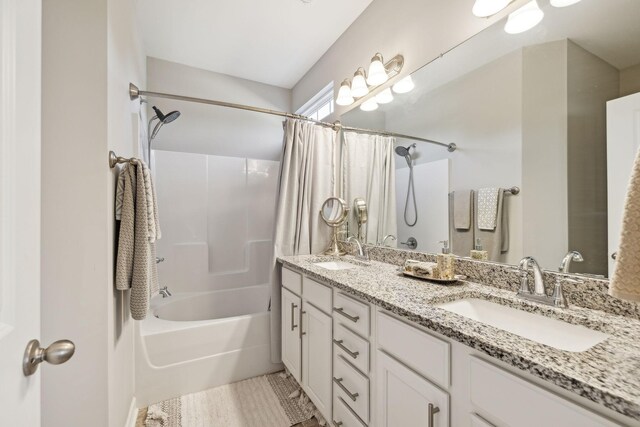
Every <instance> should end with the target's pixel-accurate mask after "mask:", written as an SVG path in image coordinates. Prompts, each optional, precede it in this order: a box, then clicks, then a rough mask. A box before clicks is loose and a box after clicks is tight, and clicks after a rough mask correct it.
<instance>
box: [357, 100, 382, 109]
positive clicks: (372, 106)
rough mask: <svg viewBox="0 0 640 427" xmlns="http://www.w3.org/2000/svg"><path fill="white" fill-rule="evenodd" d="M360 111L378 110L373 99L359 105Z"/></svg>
mask: <svg viewBox="0 0 640 427" xmlns="http://www.w3.org/2000/svg"><path fill="white" fill-rule="evenodd" d="M360 109H361V110H362V111H373V110H377V109H378V103H377V102H376V100H375V98H371V99H367V100H366V101H365V102H363V103H362V104H360Z"/></svg>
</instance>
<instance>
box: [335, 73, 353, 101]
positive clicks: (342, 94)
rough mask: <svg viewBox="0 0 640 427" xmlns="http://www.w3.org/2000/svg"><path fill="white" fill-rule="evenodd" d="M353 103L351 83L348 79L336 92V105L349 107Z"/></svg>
mask: <svg viewBox="0 0 640 427" xmlns="http://www.w3.org/2000/svg"><path fill="white" fill-rule="evenodd" d="M354 102H355V100H354V99H353V96H352V95H351V82H350V81H349V79H344V81H343V82H342V84H341V85H340V90H338V97H337V98H336V104H338V105H343V106H345V105H351V104H353V103H354Z"/></svg>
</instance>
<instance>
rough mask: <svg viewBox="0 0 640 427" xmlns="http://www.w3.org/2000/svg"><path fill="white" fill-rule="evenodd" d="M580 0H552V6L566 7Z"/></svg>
mask: <svg viewBox="0 0 640 427" xmlns="http://www.w3.org/2000/svg"><path fill="white" fill-rule="evenodd" d="M579 1H580V0H551V6H555V7H566V6H571V5H572V4H576V3H578V2H579Z"/></svg>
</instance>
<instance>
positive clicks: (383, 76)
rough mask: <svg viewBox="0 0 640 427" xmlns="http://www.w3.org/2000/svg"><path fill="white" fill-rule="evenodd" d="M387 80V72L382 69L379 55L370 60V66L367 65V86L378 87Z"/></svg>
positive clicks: (382, 65)
mask: <svg viewBox="0 0 640 427" xmlns="http://www.w3.org/2000/svg"><path fill="white" fill-rule="evenodd" d="M387 80H389V76H388V75H387V70H385V69H384V64H383V63H382V55H380V54H379V53H377V54H376V56H374V57H373V58H371V64H369V73H368V74H367V83H368V84H369V86H378V85H381V84H382V83H384V82H386V81H387Z"/></svg>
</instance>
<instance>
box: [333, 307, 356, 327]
mask: <svg viewBox="0 0 640 427" xmlns="http://www.w3.org/2000/svg"><path fill="white" fill-rule="evenodd" d="M333 311H335V312H336V313H339V314H342V315H343V316H344V317H346V318H347V319H349V320H351V321H352V322H354V323H355V322H357V321H358V320H360V316H351V315H350V314H347V313H345V312H344V308H342V307H333Z"/></svg>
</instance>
